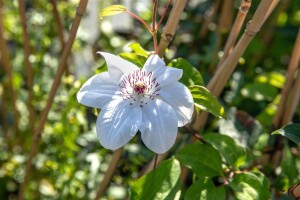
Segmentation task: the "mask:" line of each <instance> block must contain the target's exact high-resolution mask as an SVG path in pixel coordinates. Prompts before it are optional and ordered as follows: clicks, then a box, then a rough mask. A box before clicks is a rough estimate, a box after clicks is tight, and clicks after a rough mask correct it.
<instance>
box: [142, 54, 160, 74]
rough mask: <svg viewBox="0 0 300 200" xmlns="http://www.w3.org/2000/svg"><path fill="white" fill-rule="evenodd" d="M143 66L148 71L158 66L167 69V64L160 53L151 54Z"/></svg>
mask: <svg viewBox="0 0 300 200" xmlns="http://www.w3.org/2000/svg"><path fill="white" fill-rule="evenodd" d="M143 68H144V70H145V71H146V72H148V73H149V72H152V71H154V70H157V68H162V69H163V70H165V68H166V64H165V62H164V61H163V60H162V59H161V58H160V57H159V56H158V55H156V54H154V55H151V56H149V58H148V59H147V61H146V62H145V64H144V67H143Z"/></svg>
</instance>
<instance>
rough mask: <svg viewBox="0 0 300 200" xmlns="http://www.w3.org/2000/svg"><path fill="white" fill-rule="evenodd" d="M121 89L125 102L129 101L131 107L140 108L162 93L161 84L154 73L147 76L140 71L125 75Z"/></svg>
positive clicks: (120, 84) (121, 82)
mask: <svg viewBox="0 0 300 200" xmlns="http://www.w3.org/2000/svg"><path fill="white" fill-rule="evenodd" d="M119 87H120V92H121V96H122V98H123V99H124V100H129V102H130V105H136V104H138V105H139V106H140V107H143V106H144V104H147V103H148V102H149V101H150V100H154V99H155V98H156V97H157V96H159V91H160V84H159V83H158V82H157V81H156V77H153V74H152V72H149V73H148V74H147V73H146V72H145V71H142V70H140V69H138V70H135V71H133V72H132V73H128V74H125V75H123V77H122V78H121V80H120V82H119Z"/></svg>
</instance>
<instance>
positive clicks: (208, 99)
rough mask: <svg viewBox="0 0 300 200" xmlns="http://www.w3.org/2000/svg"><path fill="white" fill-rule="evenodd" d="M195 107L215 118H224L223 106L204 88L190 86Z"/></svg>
mask: <svg viewBox="0 0 300 200" xmlns="http://www.w3.org/2000/svg"><path fill="white" fill-rule="evenodd" d="M189 90H190V91H191V93H192V95H193V98H194V103H195V106H197V107H199V108H200V109H201V110H203V111H206V112H209V113H211V114H213V115H214V116H216V117H219V118H226V113H225V111H224V108H223V106H222V105H221V104H220V103H219V101H218V100H217V99H216V97H214V96H213V95H212V94H211V93H210V92H209V91H208V90H207V89H206V88H205V87H203V86H199V85H194V86H190V87H189Z"/></svg>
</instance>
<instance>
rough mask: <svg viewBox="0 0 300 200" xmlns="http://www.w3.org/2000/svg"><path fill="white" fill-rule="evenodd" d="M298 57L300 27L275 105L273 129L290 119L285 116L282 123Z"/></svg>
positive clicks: (299, 57)
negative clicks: (277, 102)
mask: <svg viewBox="0 0 300 200" xmlns="http://www.w3.org/2000/svg"><path fill="white" fill-rule="evenodd" d="M299 59H300V29H299V30H298V35H297V38H296V41H295V45H294V49H293V52H292V56H291V60H290V63H289V67H288V71H287V74H286V82H285V84H284V87H283V88H282V90H281V94H280V96H281V98H280V102H279V105H278V107H277V111H276V114H275V116H274V120H273V124H274V127H275V129H278V128H280V127H281V126H283V125H285V123H287V122H288V121H290V116H289V117H286V118H285V120H284V121H285V122H284V123H283V121H282V119H283V116H285V115H286V114H284V113H285V112H286V106H287V98H288V95H289V94H290V91H291V88H292V85H293V82H294V76H295V73H296V69H297V66H298V65H299ZM298 74H299V70H298Z"/></svg>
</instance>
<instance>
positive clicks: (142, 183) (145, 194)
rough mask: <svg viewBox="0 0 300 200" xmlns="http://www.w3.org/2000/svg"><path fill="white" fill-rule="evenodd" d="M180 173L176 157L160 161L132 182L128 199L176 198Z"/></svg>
mask: <svg viewBox="0 0 300 200" xmlns="http://www.w3.org/2000/svg"><path fill="white" fill-rule="evenodd" d="M180 173H181V168H180V164H179V162H178V161H177V160H176V159H174V158H172V159H170V160H167V161H164V162H162V163H161V164H160V165H159V166H158V167H157V168H156V169H155V170H153V171H151V172H150V173H149V174H146V175H144V176H142V177H141V178H139V179H138V180H137V181H135V182H133V184H132V185H131V195H130V199H132V200H135V199H176V198H175V197H177V195H178V194H179V190H180Z"/></svg>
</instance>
